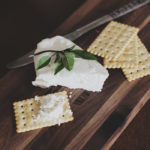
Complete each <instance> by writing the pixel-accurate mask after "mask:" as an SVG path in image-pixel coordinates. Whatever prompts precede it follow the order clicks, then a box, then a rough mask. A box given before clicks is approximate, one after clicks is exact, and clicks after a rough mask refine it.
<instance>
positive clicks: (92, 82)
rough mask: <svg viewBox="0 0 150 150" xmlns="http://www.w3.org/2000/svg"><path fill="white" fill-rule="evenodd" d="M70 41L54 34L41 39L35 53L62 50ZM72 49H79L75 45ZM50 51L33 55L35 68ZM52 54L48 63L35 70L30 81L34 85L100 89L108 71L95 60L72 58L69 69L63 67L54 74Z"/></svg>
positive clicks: (89, 89)
mask: <svg viewBox="0 0 150 150" xmlns="http://www.w3.org/2000/svg"><path fill="white" fill-rule="evenodd" d="M74 44H75V43H73V42H72V41H70V40H68V39H66V38H64V37H62V36H55V37H53V38H47V39H44V40H42V41H41V42H40V43H38V45H37V49H36V50H35V53H38V52H41V51H44V50H56V51H57V50H64V49H66V48H70V47H72V46H73V45H74ZM74 49H81V48H80V47H79V46H76V47H75V48H74ZM52 54H53V53H52V52H46V53H42V54H40V55H37V56H35V57H34V65H35V68H36V66H37V63H38V61H39V60H40V58H41V57H43V56H47V55H49V56H51V55H52ZM54 60H55V58H54V56H53V57H52V59H51V61H50V64H49V65H47V66H46V67H43V68H41V69H39V70H36V69H35V71H36V79H35V81H33V82H32V84H33V85H34V86H39V87H41V88H48V87H50V86H57V85H61V86H65V87H68V88H71V89H85V90H88V91H101V89H102V88H103V84H104V82H105V80H106V79H107V78H108V76H109V74H108V71H107V70H106V69H105V68H104V67H103V66H102V65H101V64H100V63H99V62H98V61H96V60H87V59H82V58H74V66H73V69H72V70H71V71H68V70H67V69H65V68H64V69H63V70H61V71H60V72H58V73H57V74H56V75H54V71H55V68H56V65H57V63H54Z"/></svg>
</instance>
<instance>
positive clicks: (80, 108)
mask: <svg viewBox="0 0 150 150" xmlns="http://www.w3.org/2000/svg"><path fill="white" fill-rule="evenodd" d="M127 2H129V0H122V1H120V0H110V1H105V0H87V1H82V2H81V1H79V0H76V1H73V0H64V1H63V2H62V1H59V0H51V1H42V0H39V1H33V0H30V1H29V0H27V1H19V0H15V1H13V2H7V1H5V2H3V3H2V4H1V6H0V7H1V9H0V11H1V24H0V30H1V35H0V40H1V42H0V43H1V55H0V62H1V63H0V66H1V70H0V72H1V73H0V75H1V79H0V91H1V94H0V125H1V128H0V149H2V150H11V149H12V150H22V149H26V150H29V149H31V150H33V149H37V150H39V149H42V150H43V149H44V150H45V149H52V150H58V149H60V150H61V149H69V150H70V149H75V150H78V149H84V150H91V149H92V150H97V149H102V148H103V149H108V148H110V147H111V149H112V150H134V149H135V150H149V149H150V143H149V141H150V129H149V124H150V117H149V113H150V109H149V108H150V102H148V100H149V98H150V90H149V88H150V76H147V77H144V78H142V79H139V80H136V81H133V82H132V83H129V82H127V81H126V79H125V77H124V75H123V74H122V72H121V70H119V69H116V70H109V72H110V77H109V79H108V80H107V82H106V84H105V86H104V89H103V91H102V92H101V93H93V92H87V91H83V90H71V91H73V98H72V99H71V100H70V103H71V107H72V109H73V111H74V117H75V120H74V121H73V122H70V123H68V124H64V125H62V126H60V127H57V126H55V127H51V128H44V129H39V130H35V131H30V132H26V133H21V134H17V133H16V131H15V121H14V115H13V109H12V103H13V102H14V101H18V100H21V99H25V98H30V97H33V96H35V95H37V94H38V95H43V94H46V93H52V92H55V91H60V90H64V89H65V90H67V91H70V89H67V88H64V87H52V88H49V89H40V88H35V87H33V86H32V85H31V81H32V80H34V78H35V73H34V68H33V64H31V65H29V66H26V67H24V68H20V69H16V70H7V69H6V67H5V65H6V64H7V62H9V61H11V60H13V59H15V58H17V57H19V56H21V55H23V54H25V53H26V52H28V51H30V50H32V49H34V48H35V47H36V43H37V42H39V41H40V40H41V39H43V38H46V37H50V36H53V35H57V34H61V35H63V34H65V33H68V32H70V31H73V30H74V29H76V28H78V27H80V26H82V25H84V24H86V23H89V22H90V21H92V20H94V19H96V18H98V17H100V16H102V15H104V14H107V13H109V12H110V11H111V10H114V9H115V8H118V7H119V6H122V5H123V4H126V3H127ZM117 21H120V22H123V23H126V24H129V25H134V26H137V27H139V28H140V29H141V30H140V33H139V36H140V38H141V39H142V41H143V42H144V44H145V45H146V47H147V48H150V41H149V39H150V5H146V6H144V7H142V8H140V9H138V10H136V11H134V12H132V13H130V14H128V15H126V16H124V17H121V18H119V19H117ZM104 27H105V25H103V26H101V27H98V28H97V29H94V30H93V31H91V32H89V33H87V34H86V35H84V36H82V37H81V38H80V39H78V40H77V41H76V43H77V44H79V45H80V46H81V47H83V48H85V49H86V48H87V46H88V45H89V44H90V43H91V42H92V40H93V39H94V38H95V37H96V36H97V35H98V33H99V32H100V31H101V30H102V29H103V28H104ZM144 104H146V105H145V106H144ZM143 106H144V107H143ZM142 107H143V109H142V110H141V108H142ZM140 110H141V112H140V113H139V114H138V115H137V113H138V112H139V111H140ZM136 115H137V117H135V116H136ZM134 117H135V119H134ZM133 119H134V120H133ZM132 120H133V121H132ZM131 121H132V123H131V124H130V122H131ZM129 124H130V125H129ZM128 125H129V126H128ZM123 131H124V132H123ZM118 137H119V138H118ZM112 145H113V146H112Z"/></svg>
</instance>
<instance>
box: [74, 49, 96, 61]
mask: <svg viewBox="0 0 150 150" xmlns="http://www.w3.org/2000/svg"><path fill="white" fill-rule="evenodd" d="M72 52H73V53H74V54H75V56H76V57H81V58H83V59H89V60H96V59H97V58H96V56H94V55H93V54H91V53H89V52H86V51H82V50H78V49H77V50H72Z"/></svg>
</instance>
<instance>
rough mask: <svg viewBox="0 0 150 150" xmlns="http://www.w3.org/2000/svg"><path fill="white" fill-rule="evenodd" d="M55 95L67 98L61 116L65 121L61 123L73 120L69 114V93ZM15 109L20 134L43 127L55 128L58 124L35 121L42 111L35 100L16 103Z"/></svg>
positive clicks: (14, 104)
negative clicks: (39, 111)
mask: <svg viewBox="0 0 150 150" xmlns="http://www.w3.org/2000/svg"><path fill="white" fill-rule="evenodd" d="M55 95H64V96H65V97H66V99H65V100H66V103H65V106H64V112H63V114H62V116H61V117H62V120H63V121H62V122H61V123H65V122H68V121H71V120H73V116H72V115H71V114H70V113H68V112H67V111H68V110H70V105H69V100H68V96H67V92H66V91H63V92H58V93H55ZM42 97H43V96H41V97H40V98H42ZM13 107H14V113H15V120H16V128H17V129H16V131H17V132H18V133H19V132H25V131H29V130H33V129H38V128H42V127H47V126H53V125H56V124H57V123H55V122H52V121H51V122H50V121H47V122H42V121H41V120H36V121H35V116H36V115H37V113H38V110H39V109H40V103H39V102H38V101H36V100H35V99H34V98H30V99H26V100H22V101H19V102H14V103H13Z"/></svg>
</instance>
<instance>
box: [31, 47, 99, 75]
mask: <svg viewBox="0 0 150 150" xmlns="http://www.w3.org/2000/svg"><path fill="white" fill-rule="evenodd" d="M75 46H76V45H74V46H72V47H70V48H67V49H64V50H63V51H55V50H45V51H42V52H39V53H36V54H34V56H36V55H40V54H42V53H45V52H54V54H53V55H52V56H43V57H42V58H40V60H39V61H38V64H37V68H36V69H37V70H39V69H41V68H43V67H45V66H47V65H48V64H49V63H50V61H51V58H52V57H53V56H55V60H54V63H57V66H56V68H55V72H54V74H55V75H56V74H57V73H58V72H60V71H61V70H62V69H63V68H66V69H67V70H68V71H71V70H72V69H73V66H74V57H78V58H83V59H88V60H96V59H97V58H96V57H95V56H94V55H93V54H91V53H89V52H86V51H84V50H80V49H74V48H75Z"/></svg>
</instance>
